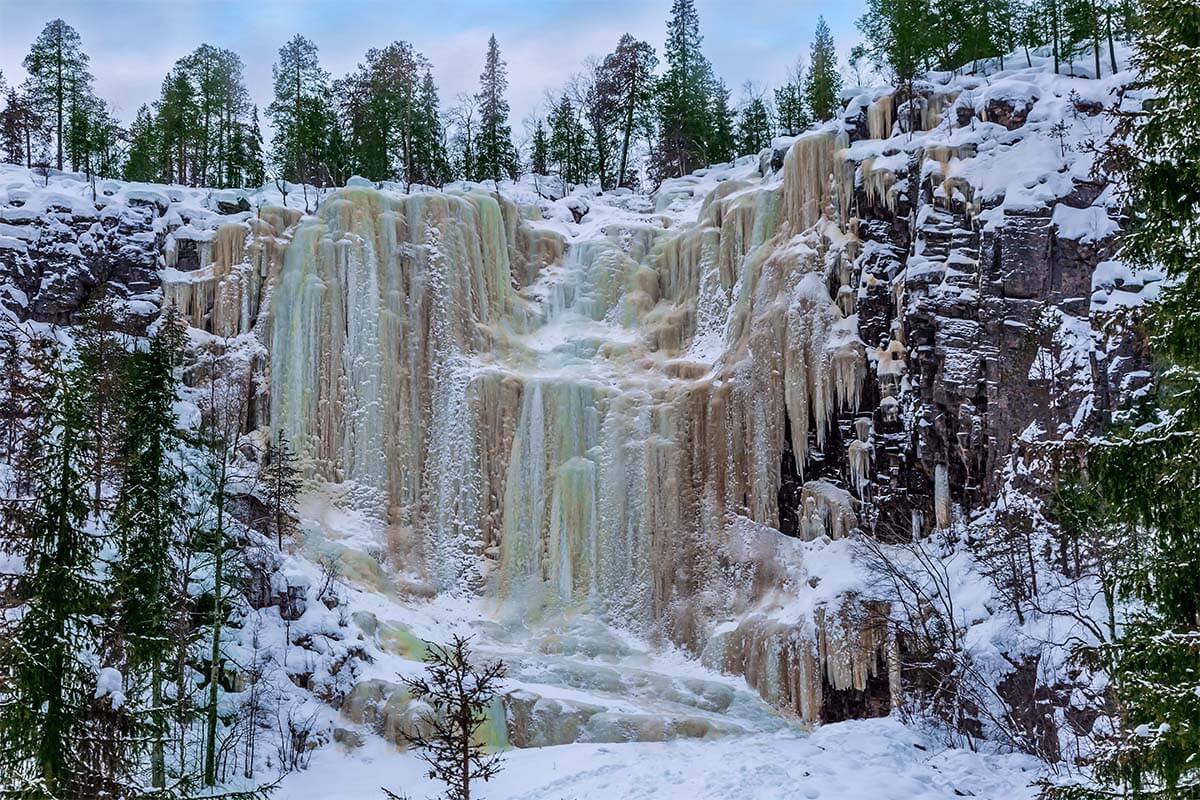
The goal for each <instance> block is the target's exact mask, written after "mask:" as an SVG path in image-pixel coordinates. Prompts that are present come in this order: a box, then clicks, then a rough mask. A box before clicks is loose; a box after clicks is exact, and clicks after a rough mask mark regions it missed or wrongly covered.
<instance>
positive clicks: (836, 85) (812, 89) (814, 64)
mask: <svg viewBox="0 0 1200 800" xmlns="http://www.w3.org/2000/svg"><path fill="white" fill-rule="evenodd" d="M841 91H842V76H841V75H840V74H838V69H837V50H836V49H835V47H834V44H833V34H831V33H830V32H829V26H828V25H827V24H825V18H824V17H817V31H816V33H815V34H814V35H813V43H812V51H811V55H810V57H809V64H808V75H807V76H805V79H804V96H805V100H806V101H807V102H808V108H809V111H811V112H812V115H813V116H814V117H816V118H817V119H819V120H827V119H831V118H832V117H833V116H834V114H836V113H837V112H838V110H839V109H840V108H841V103H840V94H841Z"/></svg>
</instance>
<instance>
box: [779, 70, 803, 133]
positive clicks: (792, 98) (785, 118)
mask: <svg viewBox="0 0 1200 800" xmlns="http://www.w3.org/2000/svg"><path fill="white" fill-rule="evenodd" d="M803 76H804V70H803V69H802V68H801V63H800V62H799V61H797V62H796V66H795V67H794V68H793V69H792V70H791V71H789V73H788V78H787V80H786V81H784V83H783V85H782V86H780V87H778V88H777V89H776V90H775V122H776V125H777V126H778V128H779V133H781V134H782V135H784V136H796V135H797V134H799V133H802V132H803V131H805V130H806V129H807V128H808V126H809V125H811V124H812V115H811V114H809V112H808V100H807V98H806V97H805V95H804V77H803Z"/></svg>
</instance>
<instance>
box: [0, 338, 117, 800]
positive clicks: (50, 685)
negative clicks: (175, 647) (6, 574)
mask: <svg viewBox="0 0 1200 800" xmlns="http://www.w3.org/2000/svg"><path fill="white" fill-rule="evenodd" d="M41 377H42V379H43V380H44V381H45V382H46V385H47V387H48V392H47V398H46V402H44V403H42V404H39V406H38V407H37V408H36V409H34V414H33V419H32V421H31V428H30V436H31V437H32V440H33V446H32V447H31V448H30V451H29V452H30V460H31V464H30V469H29V472H28V474H29V475H30V479H31V482H32V491H31V493H30V495H29V496H24V497H22V496H18V497H9V498H6V499H5V501H4V512H5V514H4V522H5V534H6V535H5V543H6V545H7V547H8V548H9V549H10V550H13V551H15V552H16V553H17V554H18V555H19V556H20V557H21V558H22V559H23V560H24V563H25V569H26V571H25V574H24V576H23V579H22V581H21V585H20V592H21V597H22V600H23V603H24V613H23V614H22V615H21V617H20V619H19V621H18V622H17V623H16V625H15V626H14V628H13V629H12V631H11V638H10V639H9V641H8V643H7V646H8V647H9V648H10V651H11V652H12V653H18V654H19V657H18V658H8V659H4V660H3V662H2V663H0V669H2V670H3V674H2V676H0V682H2V683H3V685H4V687H5V702H4V703H0V774H3V775H4V778H5V783H6V787H5V788H6V789H7V791H8V792H9V793H11V794H13V795H15V796H19V797H27V798H47V800H49V799H50V798H58V797H66V796H74V795H75V794H77V793H79V792H81V791H85V787H84V786H83V785H81V784H82V782H83V779H84V775H85V773H86V772H87V770H88V769H90V768H91V765H90V764H88V763H86V762H85V760H84V758H83V756H82V752H81V751H82V750H83V749H84V745H83V740H84V723H85V719H86V717H87V715H88V712H89V708H90V706H91V704H92V703H93V702H94V701H95V700H96V699H97V698H96V695H97V673H96V667H95V665H94V663H93V662H94V661H98V660H99V657H100V655H101V650H102V648H101V636H102V631H101V626H100V624H99V622H98V615H99V614H100V613H101V611H102V609H103V608H104V602H105V591H104V585H103V581H102V578H101V573H100V572H99V569H98V567H99V564H98V560H99V557H100V554H101V552H102V551H103V547H104V544H105V541H104V538H103V537H102V536H101V535H98V531H97V530H96V529H95V527H94V525H95V523H96V520H94V519H91V518H90V517H89V509H90V507H91V503H90V490H89V489H90V487H89V469H88V465H89V457H90V453H89V449H90V440H89V435H90V426H89V425H88V420H87V408H86V403H85V402H84V398H85V396H86V392H85V391H84V389H85V386H84V382H85V380H86V378H85V375H84V372H83V371H82V370H80V369H79V368H78V366H77V365H74V364H71V363H65V362H62V361H59V362H57V363H52V364H48V365H46V373H45V374H43V375H42V376H41Z"/></svg>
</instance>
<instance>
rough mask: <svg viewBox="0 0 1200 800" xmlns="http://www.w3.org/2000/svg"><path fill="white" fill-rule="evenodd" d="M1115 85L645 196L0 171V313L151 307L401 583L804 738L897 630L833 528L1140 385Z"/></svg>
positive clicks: (1024, 471) (956, 508)
mask: <svg viewBox="0 0 1200 800" xmlns="http://www.w3.org/2000/svg"><path fill="white" fill-rule="evenodd" d="M1119 85H1120V84H1119V81H1118V80H1117V79H1112V80H1110V81H1104V82H1100V81H1080V80H1073V79H1067V78H1060V77H1058V76H1052V75H1046V74H1043V73H1041V72H1039V71H1036V70H1031V71H1027V72H1018V73H1015V74H1013V75H1009V76H1008V77H1002V78H1000V79H997V80H993V81H987V82H985V81H983V80H979V81H975V80H973V79H953V80H952V79H949V78H948V77H947V78H946V79H944V80H942V81H941V82H939V83H930V84H926V85H921V86H919V87H918V91H917V92H916V96H914V97H912V98H906V97H901V96H897V95H895V94H893V93H887V92H880V91H875V92H870V93H867V94H864V95H863V96H861V97H858V98H855V99H853V100H852V101H851V102H850V103H849V106H848V108H847V111H846V114H845V118H844V119H842V120H839V121H836V122H834V123H831V124H830V125H828V126H826V127H825V128H823V129H821V130H819V131H814V132H810V133H808V134H805V135H803V136H801V137H799V138H797V139H795V140H780V141H778V142H777V143H776V145H775V146H774V148H773V149H772V150H770V151H768V152H765V153H763V154H762V156H761V157H760V158H753V157H752V158H745V159H741V160H739V161H738V162H737V163H736V164H734V165H728V166H723V167H715V168H713V169H711V170H708V171H704V172H702V173H698V174H696V175H693V176H688V177H685V178H682V179H678V180H675V181H669V182H668V183H667V184H665V185H664V186H663V187H662V189H661V190H660V192H659V193H658V195H657V197H656V198H655V203H656V206H655V207H654V208H650V207H648V206H647V205H646V202H645V199H644V198H639V197H635V196H631V195H627V194H613V195H601V196H593V197H590V198H589V199H588V201H587V203H586V204H581V203H580V202H579V200H578V198H568V199H567V200H563V201H558V202H548V201H545V200H543V199H541V198H540V197H539V196H538V195H536V194H534V193H533V192H531V191H530V188H531V185H530V184H528V183H525V184H519V185H516V186H512V187H509V188H507V189H505V190H504V191H502V192H501V194H500V195H496V194H494V193H489V192H487V191H486V190H484V189H481V188H479V187H462V188H459V189H455V190H452V191H448V192H445V193H434V192H425V193H417V194H413V195H405V194H402V193H401V192H400V191H399V190H398V188H397V187H372V186H368V185H365V184H364V185H352V186H350V187H348V188H346V189H341V190H338V191H335V192H332V193H330V194H327V195H326V196H324V197H322V198H320V204H319V207H318V208H317V209H315V211H312V213H309V214H302V213H301V212H300V211H299V210H297V209H295V208H282V207H279V206H278V205H273V204H272V203H276V204H278V203H279V202H280V201H281V200H282V198H278V197H276V198H271V197H268V196H267V195H266V194H265V193H264V194H259V195H250V196H247V197H244V198H243V197H241V196H235V195H236V193H223V194H221V195H217V196H212V195H205V194H204V193H202V192H196V191H188V190H174V189H171V190H168V189H159V190H154V191H150V190H146V189H137V188H135V187H125V186H120V185H117V184H111V185H105V186H102V187H100V189H101V191H100V193H99V194H98V195H97V196H96V199H95V201H94V202H90V201H89V198H90V189H88V190H85V191H86V192H87V193H88V197H84V196H83V195H84V193H83V192H81V191H80V187H79V186H78V185H76V188H75V194H74V195H70V188H69V187H70V185H71V184H72V181H71V180H70V179H69V178H68V177H63V178H58V177H56V178H52V179H51V181H52V183H53V184H54V185H55V186H57V187H59V188H58V190H57V191H58V193H59V194H62V195H63V196H64V197H66V198H67V199H65V200H57V201H56V200H54V199H53V196H52V195H53V193H52V192H51V191H50V187H46V188H43V189H41V190H39V189H37V188H36V187H35V186H32V185H28V184H30V183H31V179H30V178H29V176H27V175H25V174H24V173H23V171H19V172H18V171H15V170H14V171H9V172H5V173H2V177H3V179H4V180H5V181H8V182H7V183H6V184H3V185H0V209H2V210H0V218H2V220H3V222H2V223H0V265H2V267H3V270H4V278H5V284H6V286H7V287H9V288H8V296H7V299H6V305H8V306H9V308H10V309H13V310H15V311H16V312H17V313H18V314H19V315H21V316H22V317H24V318H30V319H34V320H38V321H42V322H54V323H69V322H70V321H71V320H72V319H73V317H74V315H75V314H76V313H77V312H78V309H79V307H80V305H81V303H82V302H83V301H84V300H85V299H86V297H87V296H88V294H89V293H90V292H92V291H93V290H94V289H95V288H96V287H99V286H101V285H108V286H109V287H110V288H111V289H112V291H113V292H114V293H115V294H116V295H118V296H119V297H122V298H125V299H126V300H127V301H128V306H129V308H130V310H131V311H133V312H134V313H135V316H136V317H137V318H138V319H141V320H145V319H148V318H150V317H151V316H152V315H153V312H154V310H155V309H156V308H157V306H158V305H159V304H160V303H162V302H170V303H173V304H175V305H176V306H178V307H179V308H180V309H181V311H182V312H183V313H184V315H185V317H186V318H187V319H188V320H189V321H190V323H191V324H192V325H193V327H195V328H196V329H197V335H196V336H194V337H193V338H194V341H196V342H199V343H200V345H199V346H202V347H203V348H205V349H206V350H207V351H208V352H210V353H214V354H218V355H223V356H224V358H225V359H226V360H227V361H228V362H229V364H230V367H229V369H230V371H229V372H226V373H225V374H226V375H230V374H233V371H235V370H236V372H237V375H238V376H239V377H238V379H239V380H246V381H247V382H248V383H250V384H252V385H254V386H256V387H257V391H258V400H257V403H256V404H255V411H254V414H253V415H252V418H251V420H250V421H249V427H251V428H257V429H259V431H260V433H262V434H266V432H271V433H274V432H275V431H281V430H282V431H283V432H284V433H285V434H286V435H287V437H288V439H289V441H290V442H291V443H292V445H293V447H294V448H296V450H297V451H298V453H299V454H300V456H301V458H302V460H303V463H304V464H305V465H306V468H307V470H308V472H309V475H310V476H311V477H312V479H313V480H314V487H315V488H314V491H316V492H326V493H330V496H333V495H332V493H333V492H335V491H336V495H337V497H338V498H339V499H338V501H337V502H339V503H343V504H345V505H352V506H353V507H354V508H355V509H356V510H357V511H360V512H364V513H366V514H369V515H371V516H372V517H373V518H375V519H377V520H379V522H380V523H381V525H383V529H384V530H385V532H386V533H385V537H386V542H381V543H380V544H381V545H386V547H387V550H388V553H389V554H390V566H391V567H392V568H393V569H394V570H395V571H397V572H398V573H399V574H402V575H404V576H405V580H406V581H407V585H408V586H409V587H410V589H411V591H413V592H415V593H418V594H420V593H429V592H445V593H467V594H475V595H482V596H484V597H487V598H490V599H494V600H495V601H496V607H497V608H499V609H500V610H499V612H498V614H499V617H500V618H501V619H506V620H512V619H518V620H530V619H541V618H546V617H548V616H550V615H553V614H558V613H563V612H586V613H588V614H591V615H595V616H597V617H600V618H602V619H604V620H606V621H608V622H611V623H615V624H619V625H621V626H623V627H626V628H630V629H633V630H635V631H638V632H640V633H643V634H645V635H648V636H652V637H658V638H661V639H664V640H670V641H673V642H676V643H678V644H680V645H683V646H685V647H686V648H688V649H689V650H690V651H692V652H693V653H695V654H697V655H699V656H700V657H701V658H702V659H703V660H704V661H705V662H706V663H708V664H709V665H711V666H714V667H718V668H720V669H722V670H725V671H727V672H732V673H735V674H742V675H745V676H746V678H747V680H748V681H749V682H750V684H751V685H752V686H753V687H755V688H756V689H757V690H758V691H759V692H760V693H761V694H762V695H763V696H764V697H766V698H768V699H769V700H771V701H773V702H775V703H776V704H778V705H780V706H783V707H786V708H789V709H791V710H793V711H795V712H796V713H797V714H798V715H800V716H801V717H802V718H804V719H806V720H810V721H816V720H836V719H840V718H845V717H848V716H862V715H871V714H879V713H886V711H887V709H888V708H889V706H890V704H891V703H892V702H893V701H894V699H895V698H896V696H897V694H898V692H899V689H900V687H899V672H898V666H897V660H896V657H895V652H894V648H895V643H894V642H890V641H889V636H888V632H887V626H886V621H885V620H886V612H885V610H884V609H881V608H880V607H878V605H877V604H874V603H872V602H870V601H861V600H858V599H855V598H858V597H860V596H864V595H866V594H868V593H867V592H866V591H865V589H866V588H867V587H865V586H864V585H863V583H862V581H861V578H853V577H847V576H850V575H853V574H854V568H853V567H852V566H851V562H852V558H851V553H850V550H849V548H848V546H847V545H848V542H847V541H843V540H846V539H847V537H851V536H852V534H855V533H856V532H861V533H862V534H863V535H868V536H873V537H876V538H879V539H882V540H885V541H888V540H893V541H898V540H907V539H911V538H912V537H921V536H925V535H927V534H929V533H930V532H931V531H933V530H935V529H948V528H951V527H952V526H955V525H964V524H967V523H969V522H970V520H971V518H972V516H973V515H974V514H976V513H978V512H981V511H983V510H985V509H987V508H989V507H990V506H992V505H993V504H994V503H996V502H997V500H998V499H999V498H1000V497H1001V496H1002V495H1003V494H1004V493H1005V492H1007V491H1014V490H1015V491H1028V492H1032V493H1035V494H1036V493H1037V492H1039V491H1042V490H1043V488H1044V487H1043V484H1044V483H1045V481H1046V480H1047V478H1048V476H1047V475H1046V474H1044V472H1043V473H1041V474H1039V473H1038V472H1037V471H1036V470H1034V471H1032V472H1031V470H1030V469H1028V468H1027V467H1028V465H1029V464H1030V463H1032V460H1033V458H1034V453H1035V450H1036V448H1037V447H1038V445H1039V443H1041V442H1044V441H1046V440H1060V439H1063V438H1069V437H1071V436H1078V435H1080V434H1081V433H1082V432H1084V431H1086V430H1088V428H1089V427H1090V426H1093V425H1095V424H1096V423H1097V422H1098V421H1100V419H1101V417H1102V415H1103V412H1104V410H1105V409H1106V408H1108V407H1110V406H1111V405H1112V404H1113V403H1114V402H1118V401H1119V398H1120V395H1121V393H1122V392H1126V391H1129V390H1131V389H1133V388H1136V384H1137V380H1138V377H1137V376H1138V375H1139V374H1140V371H1141V370H1142V369H1143V366H1144V365H1143V362H1142V360H1141V359H1140V358H1139V357H1138V354H1137V352H1136V349H1135V342H1133V341H1132V340H1131V339H1129V338H1128V337H1127V336H1126V335H1125V334H1113V335H1110V334H1109V333H1107V332H1106V330H1107V329H1106V328H1105V326H1104V324H1103V323H1104V313H1103V312H1104V310H1105V309H1107V308H1112V307H1118V306H1120V305H1123V304H1127V303H1131V302H1137V300H1138V299H1139V298H1140V297H1141V294H1142V292H1143V288H1144V287H1145V286H1152V280H1153V278H1154V276H1134V275H1132V274H1131V273H1129V271H1128V270H1127V269H1125V268H1124V267H1122V265H1120V264H1119V263H1118V262H1116V261H1115V260H1114V259H1113V237H1114V235H1115V233H1116V231H1117V225H1116V219H1117V211H1116V210H1115V208H1113V199H1112V192H1111V189H1110V187H1108V186H1106V185H1104V184H1103V183H1101V182H1097V181H1096V179H1094V178H1093V177H1092V175H1091V156H1090V154H1088V153H1087V152H1086V151H1085V150H1084V148H1083V147H1082V146H1081V143H1082V141H1083V140H1084V139H1085V138H1099V137H1100V136H1102V135H1103V133H1104V126H1105V124H1106V123H1105V121H1104V119H1103V117H1101V116H1096V115H1095V111H1096V108H1097V107H1098V104H1099V103H1101V102H1105V101H1106V98H1107V93H1108V91H1109V90H1110V89H1113V88H1116V87H1118V86H1119ZM1055 126H1059V127H1055ZM172 192H173V194H172ZM81 198H82V199H81ZM290 199H291V200H292V201H293V203H294V202H295V200H296V198H295V193H293V195H292V197H291V198H290ZM239 200H245V204H244V206H245V205H248V206H252V207H253V209H254V210H251V211H246V210H240V211H239V210H237V209H238V207H239V206H238V201H239ZM244 206H243V207H244ZM581 206H582V207H586V208H588V209H589V210H588V211H587V212H586V213H585V214H583V216H582V218H579V210H580V208H581ZM227 212H232V213H227ZM156 268H157V271H156ZM143 324H144V323H143ZM201 332H203V333H201ZM196 379H197V380H199V379H200V377H197V378H196Z"/></svg>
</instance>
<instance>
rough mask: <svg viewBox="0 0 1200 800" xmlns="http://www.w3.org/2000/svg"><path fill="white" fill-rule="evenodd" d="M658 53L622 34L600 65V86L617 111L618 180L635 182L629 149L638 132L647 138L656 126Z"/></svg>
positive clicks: (606, 101) (620, 182)
mask: <svg viewBox="0 0 1200 800" xmlns="http://www.w3.org/2000/svg"><path fill="white" fill-rule="evenodd" d="M657 66H658V57H657V56H656V55H655V54H654V48H653V47H651V46H650V45H649V44H647V43H646V42H641V41H638V40H637V39H635V38H633V37H632V36H630V35H629V34H628V33H626V34H624V35H622V36H621V40H620V41H619V42H617V49H616V50H614V51H613V52H611V53H609V54H608V55H607V56H605V58H604V61H603V62H602V63H601V65H600V70H599V75H598V80H597V88H598V91H599V92H600V94H601V95H602V97H603V98H604V102H605V103H607V104H608V105H609V106H610V107H611V108H612V109H613V110H614V111H615V115H616V124H617V127H618V134H617V135H618V138H619V140H620V155H619V157H618V159H617V182H618V183H619V184H620V185H622V186H626V185H629V184H630V183H632V180H631V177H632V176H631V175H630V169H629V166H630V164H629V152H630V148H631V146H632V145H633V142H634V139H635V138H636V137H637V136H638V134H639V133H641V134H643V135H644V136H645V137H646V138H647V139H649V137H650V133H651V131H652V130H653V126H654V120H653V113H654V85H655V84H654V70H655V68H656V67H657Z"/></svg>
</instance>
